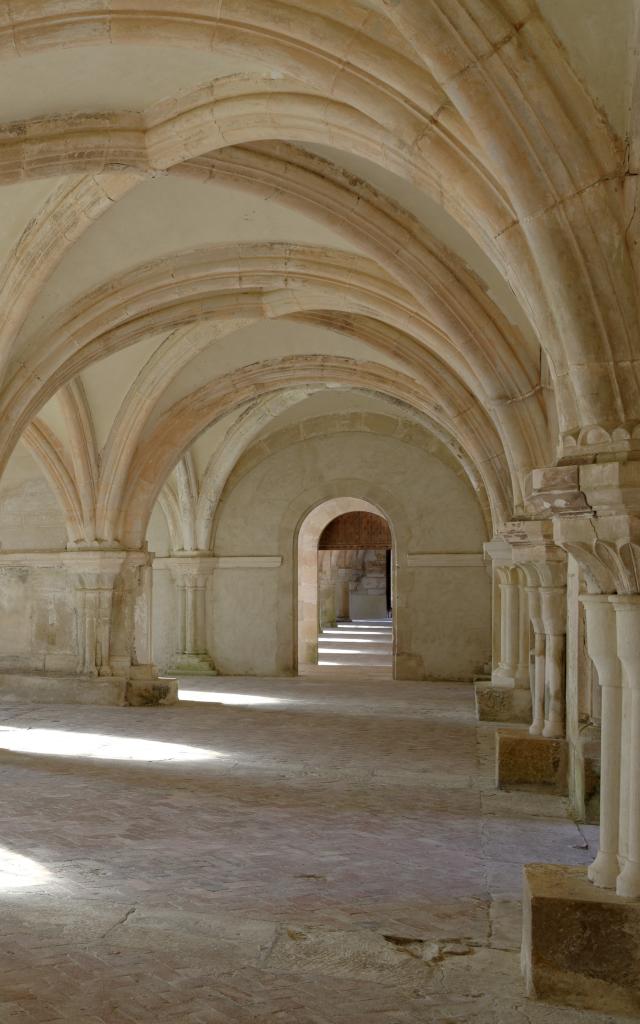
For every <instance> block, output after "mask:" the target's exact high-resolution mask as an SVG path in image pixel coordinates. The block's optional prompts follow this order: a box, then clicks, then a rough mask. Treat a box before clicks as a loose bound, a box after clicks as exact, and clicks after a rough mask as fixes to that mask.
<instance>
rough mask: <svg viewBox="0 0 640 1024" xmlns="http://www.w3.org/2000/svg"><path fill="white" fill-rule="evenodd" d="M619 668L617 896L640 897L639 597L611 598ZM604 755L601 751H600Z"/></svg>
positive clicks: (631, 595) (639, 595) (623, 596)
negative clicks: (620, 690) (619, 734)
mask: <svg viewBox="0 0 640 1024" xmlns="http://www.w3.org/2000/svg"><path fill="white" fill-rule="evenodd" d="M611 602H612V604H613V606H614V608H615V616H616V635H617V640H618V658H619V659H620V663H621V665H622V694H623V695H622V720H623V729H622V737H621V752H620V754H621V757H620V779H621V786H620V826H621V828H620V841H619V854H620V864H621V871H620V874H619V875H618V880H617V882H616V892H617V894H618V896H627V897H632V898H634V899H637V898H638V897H640V594H629V595H620V596H616V597H612V598H611ZM603 753H604V751H603Z"/></svg>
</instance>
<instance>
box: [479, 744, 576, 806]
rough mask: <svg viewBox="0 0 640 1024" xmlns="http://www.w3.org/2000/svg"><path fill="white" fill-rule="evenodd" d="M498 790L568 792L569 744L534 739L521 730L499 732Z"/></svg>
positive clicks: (497, 749) (497, 754)
mask: <svg viewBox="0 0 640 1024" xmlns="http://www.w3.org/2000/svg"><path fill="white" fill-rule="evenodd" d="M496 782H497V786H498V789H529V788H532V789H533V788H535V789H542V788H544V789H548V790H549V792H552V793H556V794H558V795H560V796H564V795H566V793H567V742H566V740H554V739H546V738H545V737H543V736H530V735H529V733H527V732H524V730H520V729H498V731H497V732H496Z"/></svg>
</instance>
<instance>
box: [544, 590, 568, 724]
mask: <svg viewBox="0 0 640 1024" xmlns="http://www.w3.org/2000/svg"><path fill="white" fill-rule="evenodd" d="M540 602H541V609H542V622H543V625H544V632H545V715H544V727H543V729H542V735H543V736H548V737H551V738H553V739H561V738H562V737H563V736H564V718H565V706H564V700H565V679H564V643H565V639H564V638H565V630H566V619H567V609H566V589H565V587H540Z"/></svg>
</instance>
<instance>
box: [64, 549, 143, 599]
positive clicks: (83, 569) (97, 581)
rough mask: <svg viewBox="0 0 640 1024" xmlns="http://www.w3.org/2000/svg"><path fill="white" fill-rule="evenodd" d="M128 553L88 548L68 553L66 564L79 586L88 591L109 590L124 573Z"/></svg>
mask: <svg viewBox="0 0 640 1024" xmlns="http://www.w3.org/2000/svg"><path fill="white" fill-rule="evenodd" d="M127 555H128V552H127V551H122V550H111V551H109V550H105V549H104V548H98V549H95V548H86V549H83V550H74V551H66V552H65V554H64V564H65V567H66V568H67V569H70V570H71V572H73V573H76V575H77V582H78V585H79V586H80V587H81V588H83V589H86V590H108V589H111V588H112V587H113V584H114V582H115V580H116V577H117V576H118V575H119V574H120V573H121V572H122V568H123V566H124V564H125V561H126V560H127Z"/></svg>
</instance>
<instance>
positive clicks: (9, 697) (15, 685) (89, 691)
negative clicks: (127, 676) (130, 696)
mask: <svg viewBox="0 0 640 1024" xmlns="http://www.w3.org/2000/svg"><path fill="white" fill-rule="evenodd" d="M125 686H126V683H125V680H124V679H123V678H121V677H119V676H118V677H114V676H101V677H94V676H54V675H37V674H35V673H34V674H31V675H30V674H28V673H22V672H13V673H11V672H2V673H0V704H95V705H100V706H109V705H111V706H113V705H116V706H121V705H123V704H124V703H125Z"/></svg>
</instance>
